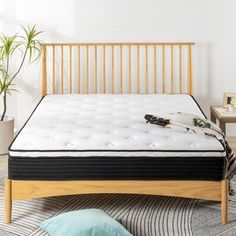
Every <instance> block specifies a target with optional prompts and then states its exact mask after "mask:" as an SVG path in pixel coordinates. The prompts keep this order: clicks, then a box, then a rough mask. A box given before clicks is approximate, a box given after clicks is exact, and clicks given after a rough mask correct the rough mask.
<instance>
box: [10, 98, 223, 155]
mask: <svg viewBox="0 0 236 236" xmlns="http://www.w3.org/2000/svg"><path fill="white" fill-rule="evenodd" d="M171 112H186V113H192V114H196V115H199V116H202V117H203V114H202V112H201V111H200V109H199V107H198V106H197V104H196V102H195V101H194V100H193V98H192V97H191V96H189V95H168V94H158V95H152V94H149V95H138V94H117V95H111V94H98V95H91V94H89V95H78V94H75V95H48V96H46V97H44V98H43V99H42V101H41V102H40V103H39V105H38V107H37V108H36V109H35V111H34V112H33V114H32V116H31V118H30V119H29V120H28V122H27V123H26V125H25V126H24V127H23V129H22V130H21V131H20V133H19V134H18V136H17V138H16V139H15V141H14V142H13V144H12V146H11V148H10V155H11V156H29V157H37V156H53V157H54V156H55V157H58V156H78V157H79V156H157V157H164V156H225V153H224V150H223V147H222V145H221V144H220V143H219V141H218V140H216V139H215V138H213V137H208V136H204V135H200V134H193V133H187V132H185V131H179V130H175V129H168V128H163V127H159V126H157V125H151V124H146V123H145V120H144V115H145V114H157V113H158V114H159V115H165V114H168V113H171Z"/></svg>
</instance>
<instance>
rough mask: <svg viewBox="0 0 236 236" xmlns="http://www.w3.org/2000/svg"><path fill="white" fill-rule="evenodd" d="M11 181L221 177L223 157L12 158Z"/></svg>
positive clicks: (10, 158)
mask: <svg viewBox="0 0 236 236" xmlns="http://www.w3.org/2000/svg"><path fill="white" fill-rule="evenodd" d="M8 166H9V172H8V177H9V179H12V180H17V179H18V180H222V179H223V178H224V171H225V158H224V157H113V156H111V157H96V156H90V157H67V156H64V157H56V158H55V157H16V156H14V157H12V156H9V165H8Z"/></svg>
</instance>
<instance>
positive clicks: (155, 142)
mask: <svg viewBox="0 0 236 236" xmlns="http://www.w3.org/2000/svg"><path fill="white" fill-rule="evenodd" d="M192 45H193V43H122V44H121V43H119V44H116V43H101V44H99V43H96V44H94V43H85V44H81V43H80V44H44V45H43V55H42V62H43V64H42V95H43V97H42V99H41V101H40V102H39V103H38V105H37V106H36V108H35V109H34V111H33V113H32V114H31V116H30V117H29V119H28V120H27V121H26V123H25V124H24V126H23V128H22V129H21V130H20V132H19V133H18V135H17V136H16V138H15V139H14V141H13V143H12V144H11V146H10V148H9V173H8V179H6V182H5V206H6V222H7V223H10V221H11V205H12V201H13V200H21V199H29V198H38V197H46V196H58V195H67V194H87V193H125V194H154V195H164V196H177V197H187V198H197V199H205V200H215V201H220V202H221V207H222V223H223V224H226V223H227V202H228V199H227V197H228V182H227V180H226V179H225V178H224V176H225V168H226V152H225V150H224V148H223V146H222V145H221V143H220V142H219V141H218V140H216V139H215V138H213V137H207V136H203V135H198V134H191V133H186V132H177V131H175V130H171V129H166V128H163V127H158V126H154V125H150V124H146V123H145V122H144V115H145V114H146V113H150V114H155V113H156V112H157V111H158V113H159V114H163V115H165V114H168V113H170V112H187V113H191V114H195V115H198V116H200V117H205V115H204V114H203V112H202V110H201V108H200V107H199V105H198V104H197V102H196V101H195V99H194V98H193V97H192V96H191V93H192V65H191V47H192ZM74 47H76V48H77V51H76V52H77V56H78V57H77V67H76V68H77V69H78V70H77V71H76V72H75V71H74V70H73V67H74V63H73V55H74V54H73V50H74ZM49 48H50V49H51V54H50V53H49ZM58 48H59V49H60V65H59V72H60V78H59V77H57V74H56V71H57V69H58V68H57V66H58V65H57V59H56V58H57V53H58V52H57V49H58ZM65 48H67V49H68V58H69V64H68V68H66V66H65V56H66V55H67V54H66V52H65ZM82 48H84V52H85V53H84V54H85V58H84V61H85V64H84V63H83V60H82V58H83V57H82V55H84V54H83V53H82ZM91 48H93V49H91ZM108 48H109V49H110V50H111V51H110V56H111V70H110V71H109V72H107V67H108V65H107V64H106V63H107V60H106V56H107V57H108V55H109V54H108V52H107V51H108V50H109V49H108ZM142 48H143V49H144V51H143V54H144V58H145V60H144V61H145V67H144V72H145V74H144V75H145V76H144V77H145V80H144V82H145V83H144V84H145V85H144V86H142V85H143V84H142V76H141V73H140V71H142V68H141V65H140V64H141V59H140V58H141V55H142ZM159 48H160V49H161V59H162V60H161V61H162V62H161V63H160V65H161V82H162V86H161V88H162V94H157V91H156V90H157V87H158V86H157V84H158V80H157V77H158V72H157V69H158V66H156V65H157V59H158V50H159ZM168 48H169V52H170V57H169V59H170V65H169V66H170V80H169V82H168V80H167V72H166V71H168V69H167V66H168V63H166V58H168V55H167V50H168ZM184 48H187V50H186V52H185V51H184ZM126 49H127V56H128V61H127V65H128V67H127V68H126V70H127V74H128V77H127V78H126V79H125V78H124V76H123V74H124V70H125V69H124V65H123V64H124V63H125V62H123V61H122V60H124V56H123V54H125V50H126ZM92 50H93V52H94V54H93V59H94V61H93V68H91V67H92V66H91V51H92ZM106 50H107V51H106ZM134 50H136V54H135V62H136V66H135V71H136V74H135V82H136V85H135V86H134V85H133V80H134V79H133V78H134V75H133V74H132V72H133V71H134V68H133V60H134V52H133V51H134ZM151 50H152V52H153V53H152V54H151V56H153V60H150V51H151ZM176 50H178V56H179V57H178V60H177V62H176V59H175V57H176V56H175V55H176V54H177V52H176ZM116 53H119V59H118V60H117V57H116ZM100 54H101V58H102V59H101V62H102V63H101V65H102V68H103V73H102V74H103V77H102V78H101V79H100V80H99V76H98V74H99V73H98V72H99V70H98V65H99V58H100ZM184 54H186V58H187V60H186V62H187V63H186V68H187V70H186V72H187V73H186V75H187V76H186V83H185V85H184V82H183V81H184V79H185V77H184V69H183V68H184V67H185V66H184V62H183V61H184V57H185V55H184ZM48 58H51V64H50V63H49V59H48ZM159 59H160V58H159ZM150 61H152V62H154V66H153V67H151V66H150ZM118 62H119V63H118ZM116 64H119V69H120V73H119V78H118V77H117V76H116V73H117V70H116V66H115V65H116ZM176 64H178V68H179V70H178V81H179V83H178V85H177V84H176V80H177V79H176V71H175V69H174V68H175V66H176ZM49 65H50V66H49ZM83 66H85V70H84V75H83V72H82V67H83ZM49 67H51V75H52V76H51V79H50V78H49V72H48V70H49V69H50V68H49ZM150 68H152V69H153V73H151V72H150ZM67 69H68V77H66V76H65V71H66V70H67ZM122 70H123V71H122ZM75 73H77V76H76V80H77V86H76V87H77V88H76V89H77V90H76V91H77V92H74V90H75V88H74V87H75V86H74V84H75V81H74V80H75V79H74V77H75V76H74V74H75ZM109 73H110V74H111V76H110V77H109V76H107V75H108V74H109ZM91 74H92V78H93V79H92V80H91ZM150 74H151V75H152V77H153V80H152V84H150ZM83 78H85V79H84V83H83V81H82V80H83ZM108 78H111V79H110V80H109V81H110V84H109V83H107V80H108ZM66 80H67V82H68V86H67V87H66ZM117 80H118V81H119V82H120V83H119V86H117V85H118V83H117ZM125 81H126V82H127V84H125ZM99 83H102V84H103V86H100V87H99ZM50 85H51V86H50ZM83 85H84V93H85V94H84V93H83V92H82V89H83ZM91 86H92V88H93V90H92V91H91ZM109 86H110V87H109ZM117 87H118V88H117ZM126 87H127V92H125V91H124V90H125V88H126ZM134 87H135V89H134ZM142 87H145V88H144V93H145V94H143V92H142V91H141V90H142ZM167 87H169V88H170V94H166V92H167V91H168V90H167ZM176 87H177V88H178V90H179V91H178V92H179V93H178V94H176V93H175V90H176ZM50 89H51V90H52V92H49V90H50ZM99 89H100V90H101V91H99ZM58 90H59V92H58ZM66 90H68V92H66ZM134 90H135V91H134ZM150 90H152V91H150ZM185 92H187V93H185Z"/></svg>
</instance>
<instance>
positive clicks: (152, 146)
mask: <svg viewBox="0 0 236 236" xmlns="http://www.w3.org/2000/svg"><path fill="white" fill-rule="evenodd" d="M149 147H151V148H154V147H158V144H157V143H150V144H149Z"/></svg>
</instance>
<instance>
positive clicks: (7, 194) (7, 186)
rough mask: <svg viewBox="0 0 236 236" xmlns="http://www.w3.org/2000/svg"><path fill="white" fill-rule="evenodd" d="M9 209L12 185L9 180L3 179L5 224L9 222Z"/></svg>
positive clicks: (10, 207)
mask: <svg viewBox="0 0 236 236" xmlns="http://www.w3.org/2000/svg"><path fill="white" fill-rule="evenodd" d="M11 211H12V185H11V180H9V179H6V180H5V214H6V224H10V223H11Z"/></svg>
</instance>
